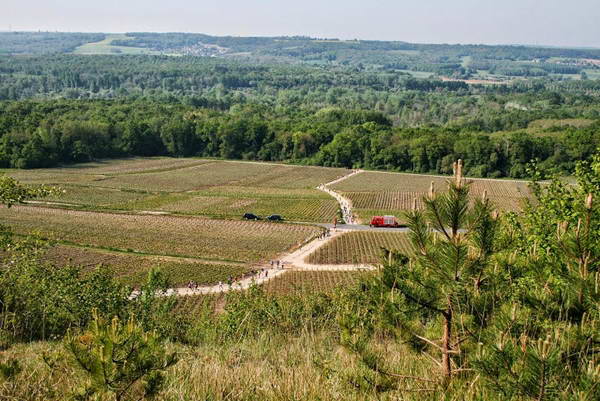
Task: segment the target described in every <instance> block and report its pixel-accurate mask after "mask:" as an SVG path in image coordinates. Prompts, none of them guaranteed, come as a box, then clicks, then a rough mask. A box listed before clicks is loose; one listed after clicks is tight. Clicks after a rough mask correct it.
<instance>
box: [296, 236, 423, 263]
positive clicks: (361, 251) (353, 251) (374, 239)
mask: <svg viewBox="0 0 600 401" xmlns="http://www.w3.org/2000/svg"><path fill="white" fill-rule="evenodd" d="M382 248H385V249H389V250H393V251H399V252H404V253H407V252H409V251H410V249H411V246H410V243H409V239H408V235H407V234H406V233H399V232H387V233H386V232H372V231H353V232H348V233H344V234H342V235H340V236H339V237H336V238H334V239H333V240H331V241H330V242H328V243H326V244H325V245H323V246H322V247H320V248H318V249H317V250H315V251H314V252H313V253H312V254H310V255H309V256H308V257H307V258H306V261H307V262H308V263H311V264H331V265H339V264H376V263H379V262H380V260H381V257H382V255H383V250H382Z"/></svg>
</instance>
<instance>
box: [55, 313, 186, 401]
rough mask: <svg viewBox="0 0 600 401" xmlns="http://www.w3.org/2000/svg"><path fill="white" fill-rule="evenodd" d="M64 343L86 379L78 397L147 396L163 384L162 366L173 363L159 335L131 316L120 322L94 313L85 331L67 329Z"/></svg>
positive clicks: (173, 357)
mask: <svg viewBox="0 0 600 401" xmlns="http://www.w3.org/2000/svg"><path fill="white" fill-rule="evenodd" d="M64 342H65V347H66V349H67V350H68V351H69V352H70V353H71V355H72V356H73V359H74V360H75V366H77V367H78V368H79V369H81V370H83V371H84V372H85V373H86V375H87V377H88V379H89V381H90V384H89V385H88V386H86V388H85V389H84V390H83V392H82V393H81V395H80V398H81V399H89V398H91V397H93V396H95V395H96V394H99V395H102V394H112V395H114V399H115V400H117V401H119V400H125V399H135V398H137V397H140V395H141V397H144V398H151V397H153V396H154V395H156V394H157V393H158V391H159V390H160V389H161V387H162V386H163V384H164V371H165V369H167V368H168V367H170V366H172V365H174V364H175V363H176V362H177V356H176V354H175V353H172V352H167V351H166V348H165V345H164V344H163V343H162V341H161V339H160V337H159V336H158V335H157V334H156V333H153V332H148V331H145V330H144V328H143V326H142V325H140V324H138V323H137V322H136V320H135V319H134V318H133V317H131V318H130V319H129V320H128V321H127V322H126V323H122V322H121V321H120V320H119V319H118V318H116V317H115V318H113V319H112V321H108V320H105V319H103V318H102V317H100V316H99V315H98V314H97V313H94V317H93V320H92V321H91V322H90V325H89V328H88V329H87V330H85V331H84V332H82V333H79V334H77V333H75V332H70V333H69V335H68V336H67V337H66V338H65V341H64Z"/></svg>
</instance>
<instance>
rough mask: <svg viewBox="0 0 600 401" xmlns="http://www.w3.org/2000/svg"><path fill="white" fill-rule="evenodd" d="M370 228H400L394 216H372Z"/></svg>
mask: <svg viewBox="0 0 600 401" xmlns="http://www.w3.org/2000/svg"><path fill="white" fill-rule="evenodd" d="M369 226H371V227H400V223H398V219H397V218H396V217H395V216H374V217H373V218H372V219H371V224H369Z"/></svg>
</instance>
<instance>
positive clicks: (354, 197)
mask: <svg viewBox="0 0 600 401" xmlns="http://www.w3.org/2000/svg"><path fill="white" fill-rule="evenodd" d="M469 181H470V185H471V194H472V196H473V198H477V197H481V196H482V195H483V193H484V191H485V192H486V193H487V197H488V198H489V199H490V201H491V202H493V203H494V204H495V205H496V206H497V207H498V208H499V209H500V210H506V211H516V210H520V209H521V207H522V206H523V203H524V199H526V198H529V197H530V196H531V193H530V190H529V188H528V186H527V183H526V182H524V181H523V182H522V181H503V180H484V179H471V180H469ZM432 182H433V184H434V188H435V190H436V192H443V191H445V190H446V188H447V178H445V177H434V176H422V175H414V174H401V173H380V172H377V173H376V172H365V173H362V174H358V175H355V176H353V177H351V178H349V179H347V180H344V181H342V182H340V183H338V184H335V185H334V186H333V189H335V190H336V191H340V192H341V193H342V194H343V195H344V196H345V197H347V198H348V199H350V200H351V202H352V205H353V207H354V212H355V214H356V215H357V216H358V217H359V219H360V220H361V221H362V222H363V223H366V222H368V221H369V219H370V218H371V217H372V216H374V215H381V214H392V215H396V216H397V217H400V219H401V220H402V212H404V211H406V210H410V209H411V208H412V207H413V205H414V204H415V202H416V206H417V207H418V208H421V207H422V198H423V196H424V195H426V194H427V193H428V192H429V188H430V186H431V183H432Z"/></svg>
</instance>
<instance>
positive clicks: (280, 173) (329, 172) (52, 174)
mask: <svg viewBox="0 0 600 401" xmlns="http://www.w3.org/2000/svg"><path fill="white" fill-rule="evenodd" d="M5 172H6V173H7V174H9V175H11V176H13V177H15V178H17V179H19V180H21V181H23V182H25V183H31V184H41V183H45V184H56V185H60V186H61V188H63V189H64V193H63V194H61V195H60V196H54V197H52V198H49V199H48V201H52V202H60V203H68V204H74V205H75V206H77V205H79V206H81V207H82V208H85V209H92V210H93V209H95V208H101V209H108V210H159V211H164V212H172V213H180V214H192V215H203V216H209V217H219V218H236V219H239V218H241V216H242V215H243V214H244V213H246V212H251V213H255V214H258V215H263V216H266V215H270V214H280V215H282V216H283V217H284V218H285V219H286V220H294V221H308V222H329V221H331V220H333V218H334V217H335V216H336V213H337V209H338V204H337V202H336V201H335V200H334V199H333V198H331V197H330V196H328V195H327V194H325V193H323V192H321V191H318V190H316V189H315V187H316V186H317V185H319V184H322V183H325V182H329V181H332V180H334V179H336V178H338V177H340V176H343V175H344V174H346V172H347V170H345V169H335V168H323V167H305V166H289V165H283V164H268V163H252V162H229V161H217V160H201V159H175V158H145V159H144V158H134V159H123V160H111V161H103V162H94V163H89V164H79V165H74V166H69V167H64V168H54V169H39V170H5Z"/></svg>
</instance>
